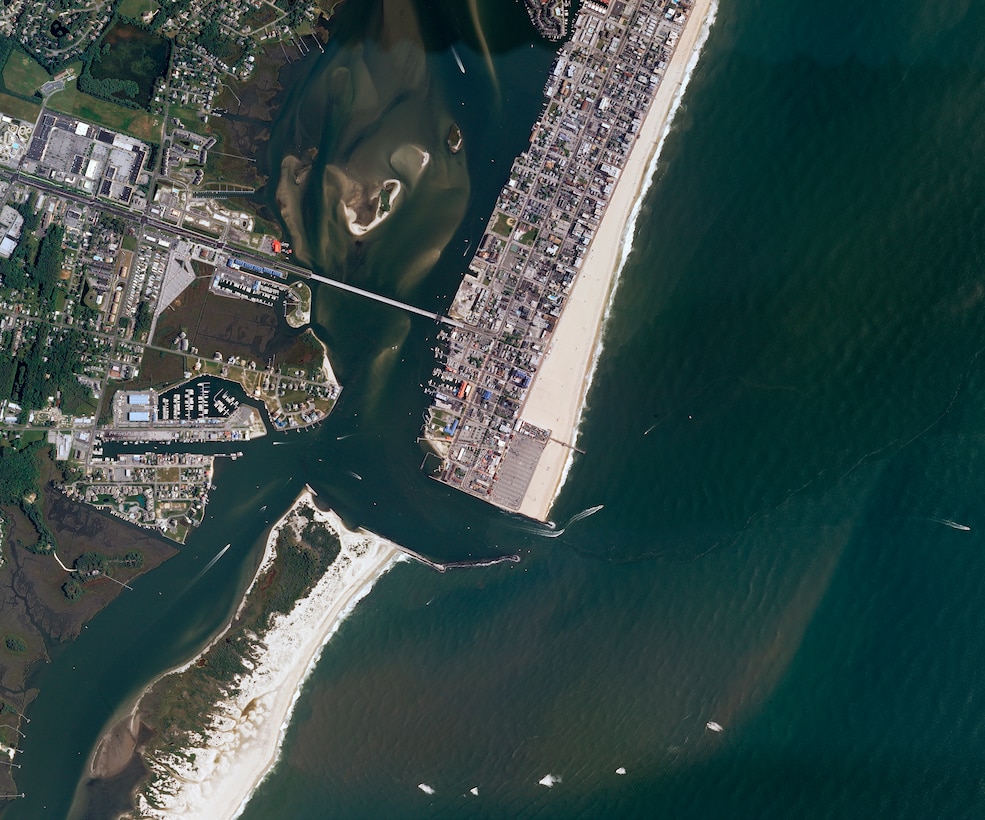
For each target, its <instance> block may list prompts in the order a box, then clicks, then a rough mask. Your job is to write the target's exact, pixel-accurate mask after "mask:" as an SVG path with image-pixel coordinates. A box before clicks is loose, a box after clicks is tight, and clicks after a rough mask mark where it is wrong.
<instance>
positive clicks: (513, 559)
mask: <svg viewBox="0 0 985 820" xmlns="http://www.w3.org/2000/svg"><path fill="white" fill-rule="evenodd" d="M394 546H396V547H397V549H399V550H400V551H401V552H402V553H404V555H406V556H408V557H409V558H412V559H414V560H415V561H417V562H418V563H420V564H424V565H425V566H427V567H431V569H433V570H435V571H436V572H447V571H448V570H450V569H474V568H477V567H494V566H496V564H519V563H520V556H519V555H516V554H513V555H500V556H497V557H495V558H479V559H476V560H474V561H444V562H442V561H434V560H433V559H431V558H428V557H427V556H426V555H421V553H419V552H414V550H412V549H408V548H407V547H402V546H400V545H399V544H395V545H394Z"/></svg>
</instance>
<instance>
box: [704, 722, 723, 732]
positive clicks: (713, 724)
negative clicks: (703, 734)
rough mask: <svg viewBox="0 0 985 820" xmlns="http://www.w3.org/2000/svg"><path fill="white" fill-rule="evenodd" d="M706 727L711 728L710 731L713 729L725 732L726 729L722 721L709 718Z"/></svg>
mask: <svg viewBox="0 0 985 820" xmlns="http://www.w3.org/2000/svg"><path fill="white" fill-rule="evenodd" d="M705 728H706V729H708V730H710V731H712V732H724V731H725V728H724V727H723V726H722V724H721V723H716V722H715V721H713V720H709V721H708V722H707V723H706V724H705Z"/></svg>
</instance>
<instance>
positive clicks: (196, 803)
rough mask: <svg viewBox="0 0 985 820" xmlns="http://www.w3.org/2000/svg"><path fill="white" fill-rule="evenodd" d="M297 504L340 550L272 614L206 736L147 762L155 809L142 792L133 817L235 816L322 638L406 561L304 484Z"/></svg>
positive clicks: (270, 553)
mask: <svg viewBox="0 0 985 820" xmlns="http://www.w3.org/2000/svg"><path fill="white" fill-rule="evenodd" d="M299 505H306V506H309V507H310V508H312V509H314V510H315V515H316V519H317V520H318V521H321V522H323V523H324V524H326V525H327V526H329V527H331V528H332V529H334V530H335V531H336V532H337V533H338V534H339V537H340V539H341V541H342V550H341V552H340V553H339V556H338V557H337V558H336V560H335V562H334V563H333V564H332V566H331V567H330V568H329V569H328V571H327V572H326V573H325V575H324V576H323V577H322V579H321V580H320V581H319V582H318V583H317V584H316V586H315V588H314V589H313V590H312V592H311V594H310V595H309V596H308V597H307V598H304V599H303V600H301V601H299V602H298V604H297V606H295V607H294V609H293V610H292V611H291V612H290V614H288V615H279V616H277V617H275V618H274V620H273V623H272V626H271V628H270V630H269V631H268V632H267V633H266V634H265V635H263V636H261V637H260V640H261V641H262V648H261V651H259V652H258V653H257V657H256V663H255V665H254V666H253V668H252V671H251V672H250V673H249V674H248V675H246V676H244V677H242V678H240V679H239V680H238V681H237V682H236V683H237V686H238V688H239V690H240V691H239V693H238V694H236V695H235V696H232V697H230V698H229V699H228V700H226V701H223V702H221V703H219V704H217V705H216V708H215V710H214V712H213V713H212V715H211V729H210V730H209V732H208V736H207V737H200V738H197V742H196V744H195V746H194V747H193V748H185V749H182V750H181V752H182V754H181V755H180V756H179V755H167V756H163V757H161V758H158V759H155V760H153V761H151V762H150V767H151V770H152V772H153V775H154V779H153V782H152V783H151V785H150V786H149V787H148V788H147V789H146V790H145V793H146V794H147V795H149V796H150V797H151V798H152V799H153V802H154V804H155V805H153V806H152V805H151V804H150V803H149V802H148V800H147V797H145V793H141V794H140V795H138V809H139V813H138V816H139V817H142V818H162V819H163V818H202V820H215V819H216V818H231V817H237V816H239V814H241V813H242V811H243V810H244V809H245V806H246V803H247V801H248V800H249V798H250V796H251V795H252V794H253V792H254V790H255V789H256V787H257V786H258V785H259V784H260V782H261V781H262V780H263V778H264V777H265V776H266V774H267V773H268V772H269V771H270V770H271V769H272V768H273V766H274V764H275V763H276V762H277V758H278V756H279V753H280V746H281V743H282V742H283V739H284V733H285V731H286V729H287V726H288V723H289V722H290V717H291V713H292V711H293V709H294V704H295V703H296V701H297V698H298V696H299V694H300V691H301V686H302V684H303V683H304V681H305V679H306V678H307V677H308V675H309V674H310V673H311V671H312V669H313V668H314V666H315V664H316V663H317V661H318V658H319V656H320V655H321V652H322V649H323V648H324V646H325V644H326V643H328V641H329V639H330V638H331V637H332V635H333V634H334V633H335V631H336V630H337V629H338V627H339V624H341V622H342V621H343V620H344V619H345V617H346V616H347V615H348V614H349V612H351V611H352V609H353V607H354V606H355V605H356V603H357V602H358V601H359V600H360V599H361V598H363V597H364V596H365V595H366V594H367V593H369V591H370V590H371V589H372V587H373V584H374V583H375V582H376V580H377V579H378V578H380V576H382V575H383V574H384V573H385V572H386V571H387V570H389V569H390V568H391V567H392V566H393V565H394V564H395V563H396V562H397V561H398V560H401V559H403V558H404V556H403V553H401V552H400V551H399V550H398V549H397V548H396V546H395V545H394V544H392V543H391V542H389V541H387V540H385V539H383V538H380V537H379V536H376V535H373V534H371V533H368V532H365V531H358V532H353V531H351V530H348V529H347V528H346V527H345V526H344V525H343V524H342V521H341V519H340V518H339V517H338V516H337V515H336V514H335V513H334V512H331V511H329V512H322V511H320V510H318V509H317V508H315V507H314V504H313V503H312V495H311V492H310V490H309V489H306V490H305V491H304V492H303V493H302V494H301V496H300V497H299V498H298V500H297V501H296V502H295V504H294V506H293V507H292V510H293V509H297V507H298V506H299ZM286 518H287V516H285V519H286ZM285 519H281V521H279V522H278V525H277V526H275V527H274V529H273V531H272V532H271V534H270V537H269V538H268V539H267V545H266V549H265V552H264V558H263V561H262V562H261V564H260V568H259V569H258V570H257V574H256V576H255V577H254V580H253V583H252V584H251V585H250V590H252V588H253V585H254V584H255V583H256V580H257V578H260V577H262V575H263V573H264V571H265V570H266V569H267V568H269V566H270V564H271V563H272V562H273V560H274V557H275V545H276V542H277V534H278V533H279V532H280V528H281V527H282V526H283V525H284V521H285ZM248 593H249V591H248ZM248 593H247V594H248ZM221 637H222V636H221V635H220V636H217V638H216V640H219V639H221ZM203 654H204V653H203ZM199 657H200V656H199ZM195 660H197V658H196V659H193V660H192V661H190V662H189V663H188V664H186V665H185V667H182V668H187V667H188V666H190V665H191V664H192V663H194V662H195ZM189 755H194V762H192V763H189V762H188V760H187V759H186V756H189Z"/></svg>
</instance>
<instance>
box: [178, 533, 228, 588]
mask: <svg viewBox="0 0 985 820" xmlns="http://www.w3.org/2000/svg"><path fill="white" fill-rule="evenodd" d="M231 546H232V544H226V546H224V547H223V548H222V549H221V550H219V551H218V552H217V553H216V554H215V555H214V556H213V557H212V560H211V561H209V563H207V564H206V565H205V566H204V567H203V568H202V570H201V572H199V573H198V575H196V576H195V577H194V578H192V580H191V581H190V582H189V584H188V586H186V587H185V588H184V589H183V590H182V591H181V595H184V594H185V593H186V592H188V590H190V589H191V588H192V587H193V586H195V584H197V583H198V582H199V581H201V580H202V579H203V578H204V577H205V573H206V572H208V571H209V570H210V569H212V567H214V566H215V565H216V563H218V561H219V559H220V558H222V556H223V555H225V554H226V553H227V552H228V551H229V548H230V547H231ZM181 595H179V596H178V597H179V598H180V597H181Z"/></svg>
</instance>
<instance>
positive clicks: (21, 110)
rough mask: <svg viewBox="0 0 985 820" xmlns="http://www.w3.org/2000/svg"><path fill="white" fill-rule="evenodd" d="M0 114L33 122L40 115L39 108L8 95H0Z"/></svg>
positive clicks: (34, 104)
mask: <svg viewBox="0 0 985 820" xmlns="http://www.w3.org/2000/svg"><path fill="white" fill-rule="evenodd" d="M0 113H4V114H6V115H7V116H9V117H14V118H15V119H18V120H26V121H27V122H34V121H35V120H36V119H37V118H38V114H40V113H41V106H40V105H37V104H36V103H32V102H28V101H27V100H22V99H20V98H19V97H12V96H11V95H10V94H3V93H0Z"/></svg>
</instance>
